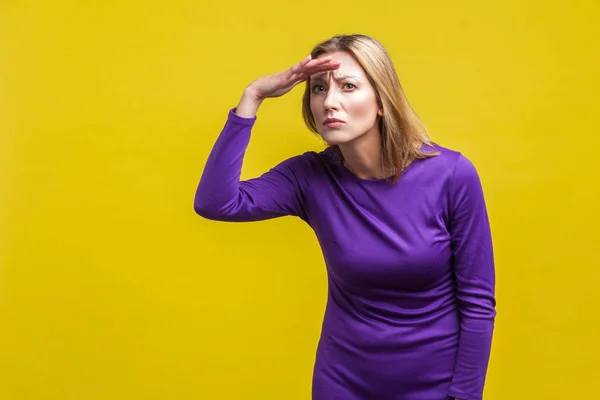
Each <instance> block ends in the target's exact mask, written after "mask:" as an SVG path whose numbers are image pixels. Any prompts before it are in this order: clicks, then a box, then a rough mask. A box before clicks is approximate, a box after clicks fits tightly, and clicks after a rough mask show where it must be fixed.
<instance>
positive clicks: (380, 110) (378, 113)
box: [377, 108, 383, 117]
mask: <svg viewBox="0 0 600 400" xmlns="http://www.w3.org/2000/svg"><path fill="white" fill-rule="evenodd" d="M377 115H379V116H380V117H383V110H382V109H381V108H380V109H379V110H377Z"/></svg>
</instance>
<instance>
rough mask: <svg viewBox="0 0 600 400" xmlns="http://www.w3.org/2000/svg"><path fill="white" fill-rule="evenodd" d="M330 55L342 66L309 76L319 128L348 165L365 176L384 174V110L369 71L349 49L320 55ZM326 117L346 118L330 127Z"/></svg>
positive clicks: (367, 177)
mask: <svg viewBox="0 0 600 400" xmlns="http://www.w3.org/2000/svg"><path fill="white" fill-rule="evenodd" d="M324 57H331V60H332V61H333V62H334V63H335V62H337V63H339V64H340V65H341V66H340V68H339V69H337V70H335V71H326V72H319V73H315V74H313V75H312V76H311V77H310V90H311V98H310V108H311V111H312V114H313V117H314V119H315V122H316V125H317V130H318V132H319V134H320V135H321V137H322V138H323V139H324V140H325V141H326V142H327V143H329V144H336V145H338V146H339V148H340V151H341V152H342V154H343V156H344V162H345V166H346V168H347V169H348V170H350V171H351V172H352V173H353V174H354V175H356V176H358V177H359V178H363V179H379V178H384V176H383V175H382V172H381V171H382V169H381V165H380V159H381V133H380V131H379V118H380V117H381V115H382V110H381V108H380V107H379V105H378V102H377V97H376V92H375V89H374V88H373V86H372V85H371V83H370V82H369V79H368V77H367V74H366V72H365V71H364V70H363V69H362V67H361V66H360V65H359V64H358V62H357V61H356V60H355V59H354V57H352V55H350V54H349V53H346V52H334V53H329V54H326V55H323V56H321V57H319V58H317V59H320V58H324ZM327 118H336V119H340V120H342V121H343V123H342V124H341V126H336V127H329V126H327V125H325V124H324V122H325V120H326V119H327Z"/></svg>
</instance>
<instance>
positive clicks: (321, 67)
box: [246, 56, 341, 101]
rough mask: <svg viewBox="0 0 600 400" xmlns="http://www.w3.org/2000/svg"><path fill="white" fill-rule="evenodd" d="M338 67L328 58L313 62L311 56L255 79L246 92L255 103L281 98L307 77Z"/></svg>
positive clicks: (336, 63) (338, 63)
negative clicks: (282, 69)
mask: <svg viewBox="0 0 600 400" xmlns="http://www.w3.org/2000/svg"><path fill="white" fill-rule="evenodd" d="M340 65H341V63H340V62H332V61H331V57H329V56H326V57H322V58H317V59H314V60H313V59H312V57H311V56H308V57H306V58H305V59H304V60H302V61H300V62H299V63H297V64H295V65H293V66H292V67H290V68H288V69H286V70H284V71H281V72H278V73H276V74H272V75H268V76H263V77H262V78H259V79H256V80H255V81H253V82H252V83H250V85H248V87H247V88H246V91H247V92H248V93H249V94H250V95H251V96H253V97H254V98H255V99H256V100H257V101H262V100H264V99H266V98H268V97H279V96H283V95H284V94H286V93H288V92H289V91H290V90H292V89H293V88H294V86H296V85H297V84H299V83H301V82H303V81H305V80H306V79H308V77H309V76H311V75H313V74H316V73H319V72H325V71H333V70H336V69H338V68H339V67H340Z"/></svg>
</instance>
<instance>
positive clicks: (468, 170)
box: [423, 143, 478, 180]
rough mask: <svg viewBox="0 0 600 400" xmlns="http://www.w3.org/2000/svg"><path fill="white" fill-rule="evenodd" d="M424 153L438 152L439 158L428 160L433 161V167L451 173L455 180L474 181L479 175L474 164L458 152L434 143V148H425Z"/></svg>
mask: <svg viewBox="0 0 600 400" xmlns="http://www.w3.org/2000/svg"><path fill="white" fill-rule="evenodd" d="M423 151H425V152H432V151H437V152H438V153H439V155H438V156H435V157H430V158H428V159H427V160H428V161H429V160H431V161H432V162H431V164H432V167H435V168H436V169H443V170H445V171H446V172H447V173H449V175H450V176H451V177H452V179H453V180H456V179H458V180H462V179H465V178H467V179H469V178H470V179H472V178H473V177H477V175H478V173H477V169H476V168H475V165H474V164H473V162H472V161H471V160H470V159H469V158H468V157H466V156H465V155H464V154H463V153H462V152H460V151H458V150H455V149H451V148H448V147H445V146H441V145H439V144H437V143H433V145H432V146H423Z"/></svg>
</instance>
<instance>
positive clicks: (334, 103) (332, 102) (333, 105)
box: [323, 85, 339, 111]
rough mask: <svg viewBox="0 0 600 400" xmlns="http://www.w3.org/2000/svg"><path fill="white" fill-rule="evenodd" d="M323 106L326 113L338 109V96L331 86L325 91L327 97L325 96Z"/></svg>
mask: <svg viewBox="0 0 600 400" xmlns="http://www.w3.org/2000/svg"><path fill="white" fill-rule="evenodd" d="M323 105H324V106H325V110H326V111H329V110H338V109H339V100H338V94H337V91H336V89H335V87H334V86H333V85H330V87H329V89H328V90H327V95H326V96H325V101H324V102H323Z"/></svg>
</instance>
